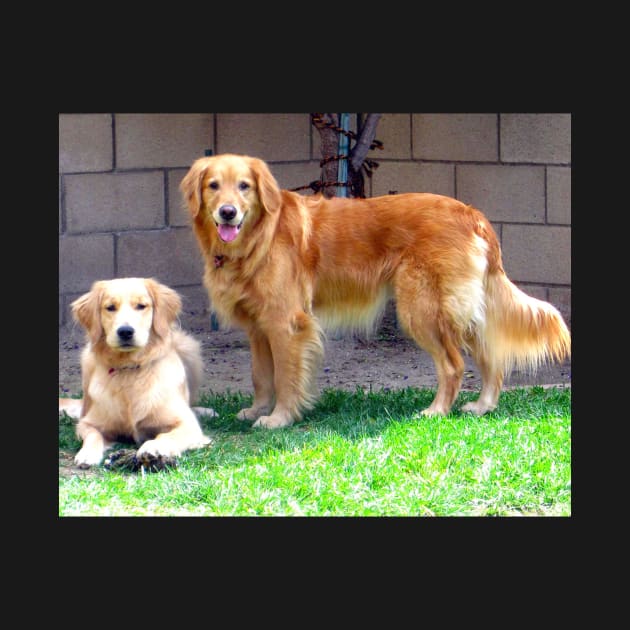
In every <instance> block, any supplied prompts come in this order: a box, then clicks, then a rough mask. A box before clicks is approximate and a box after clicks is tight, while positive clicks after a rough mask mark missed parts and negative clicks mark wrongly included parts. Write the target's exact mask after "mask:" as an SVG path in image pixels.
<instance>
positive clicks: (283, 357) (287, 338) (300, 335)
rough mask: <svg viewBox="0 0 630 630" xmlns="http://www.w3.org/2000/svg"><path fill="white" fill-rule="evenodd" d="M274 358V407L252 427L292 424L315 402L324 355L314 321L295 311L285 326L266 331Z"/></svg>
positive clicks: (320, 333)
mask: <svg viewBox="0 0 630 630" xmlns="http://www.w3.org/2000/svg"><path fill="white" fill-rule="evenodd" d="M269 345H270V348H271V354H272V357H273V368H274V388H275V393H276V405H275V407H274V409H273V411H272V413H271V414H270V415H268V416H261V417H259V418H258V420H257V421H256V422H255V423H254V426H255V427H265V428H267V429H277V428H281V427H287V426H290V425H291V424H293V422H294V421H295V420H297V419H298V418H299V417H300V414H301V411H302V410H303V409H306V408H308V407H311V406H312V404H313V403H314V402H315V391H314V385H315V376H316V374H317V368H318V367H319V365H320V363H321V358H322V355H323V343H322V331H321V328H320V327H319V324H318V323H317V321H316V320H315V319H314V318H313V317H312V316H311V315H308V314H307V313H304V312H303V311H298V312H297V313H296V314H295V315H294V316H293V317H291V318H290V319H289V320H288V321H287V322H286V325H285V326H282V323H280V324H279V325H278V326H276V327H274V329H273V330H270V331H269Z"/></svg>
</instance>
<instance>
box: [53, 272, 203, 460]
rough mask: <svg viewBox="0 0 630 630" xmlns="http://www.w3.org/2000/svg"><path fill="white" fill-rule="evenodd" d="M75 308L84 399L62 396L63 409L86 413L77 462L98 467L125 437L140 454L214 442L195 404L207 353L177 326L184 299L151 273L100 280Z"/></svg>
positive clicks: (164, 452) (81, 419) (168, 453)
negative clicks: (82, 336) (82, 340)
mask: <svg viewBox="0 0 630 630" xmlns="http://www.w3.org/2000/svg"><path fill="white" fill-rule="evenodd" d="M71 307H72V314H73V316H74V318H75V319H76V320H77V321H78V322H79V323H80V324H81V325H82V326H83V327H84V328H85V330H86V332H87V344H86V345H85V347H84V349H83V351H82V354H81V378H82V384H83V399H82V400H76V399H69V398H67V399H63V398H60V399H59V411H60V412H61V411H65V412H66V413H68V415H70V416H72V417H76V416H77V415H79V416H80V417H79V422H78V424H77V435H78V437H79V438H80V439H81V440H82V441H83V444H82V447H81V449H80V450H79V452H78V453H77V454H76V457H75V458H74V461H75V464H77V465H78V466H80V467H89V466H95V465H98V464H100V463H101V461H102V460H103V457H104V454H105V451H106V450H107V449H108V448H109V447H111V446H112V444H113V443H114V442H116V441H119V440H121V441H122V440H129V439H132V440H134V441H135V442H136V443H137V444H141V446H140V448H139V449H138V453H137V455H138V456H140V455H142V454H144V453H146V454H148V455H152V456H156V457H159V456H163V457H176V456H178V455H180V454H181V453H182V452H183V451H185V450H187V449H192V448H199V447H201V446H204V445H206V444H208V443H209V442H210V439H209V438H207V437H206V436H204V435H203V433H202V431H201V427H200V426H199V422H198V420H197V417H196V416H195V414H194V412H193V410H192V409H191V407H190V402H191V400H193V399H194V397H195V396H196V392H197V388H198V386H199V384H200V381H201V378H202V376H203V363H202V358H201V352H200V348H199V344H198V342H197V341H196V340H195V339H193V338H192V337H191V336H189V335H187V334H185V333H184V332H182V331H181V330H179V329H178V328H177V327H176V326H175V321H176V318H177V315H178V313H179V311H180V309H181V299H180V297H179V295H178V294H177V293H176V292H175V291H173V289H171V288H169V287H167V286H165V285H163V284H160V283H158V282H157V281H155V280H153V279H151V278H118V279H115V280H101V281H98V282H95V283H94V284H93V285H92V288H91V290H90V291H89V292H88V293H86V294H84V295H82V296H81V297H79V298H78V299H77V300H75V301H74V302H73V303H72V305H71ZM79 405H80V407H79ZM198 411H199V413H201V412H204V410H203V409H202V408H200V409H199V410H198ZM205 413H207V414H210V415H215V414H214V411H212V410H209V409H206V410H205Z"/></svg>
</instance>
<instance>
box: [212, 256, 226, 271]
mask: <svg viewBox="0 0 630 630" xmlns="http://www.w3.org/2000/svg"><path fill="white" fill-rule="evenodd" d="M224 262H225V256H223V255H220V256H215V257H214V266H215V267H216V268H217V269H218V268H219V267H223V263H224Z"/></svg>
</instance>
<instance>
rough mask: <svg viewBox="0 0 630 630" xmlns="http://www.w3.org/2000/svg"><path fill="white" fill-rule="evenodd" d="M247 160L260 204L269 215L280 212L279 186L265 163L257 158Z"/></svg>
mask: <svg viewBox="0 0 630 630" xmlns="http://www.w3.org/2000/svg"><path fill="white" fill-rule="evenodd" d="M249 159H250V163H249V166H250V168H251V169H252V173H253V174H254V178H255V179H256V186H257V187H258V196H259V197H260V202H261V203H262V205H263V207H264V209H265V210H266V211H267V212H268V213H269V214H273V213H274V212H277V211H278V210H280V206H281V204H282V193H281V192H280V186H278V182H277V181H276V179H275V177H274V176H273V175H272V174H271V171H270V170H269V167H268V166H267V164H266V163H265V162H263V161H262V160H259V159H258V158H249Z"/></svg>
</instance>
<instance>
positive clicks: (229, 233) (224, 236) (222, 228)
mask: <svg viewBox="0 0 630 630" xmlns="http://www.w3.org/2000/svg"><path fill="white" fill-rule="evenodd" d="M242 225H243V222H242V221H241V222H240V223H239V224H238V225H230V224H229V223H216V226H217V231H218V232H219V237H220V238H221V240H222V241H223V242H224V243H229V242H230V241H233V240H234V239H235V238H236V237H237V236H238V233H239V231H240V229H241V226H242Z"/></svg>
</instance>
